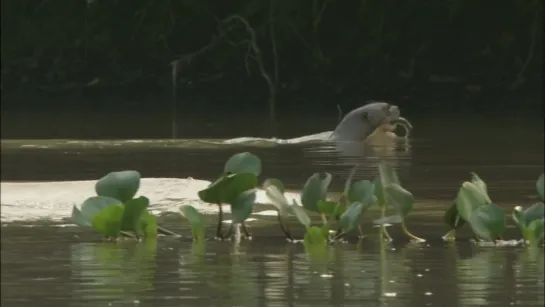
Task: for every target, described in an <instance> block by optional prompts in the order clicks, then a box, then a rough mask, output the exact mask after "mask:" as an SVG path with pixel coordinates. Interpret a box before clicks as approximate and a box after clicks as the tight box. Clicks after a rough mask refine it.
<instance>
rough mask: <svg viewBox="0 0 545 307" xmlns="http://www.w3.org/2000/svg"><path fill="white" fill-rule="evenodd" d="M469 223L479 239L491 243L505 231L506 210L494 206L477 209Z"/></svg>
mask: <svg viewBox="0 0 545 307" xmlns="http://www.w3.org/2000/svg"><path fill="white" fill-rule="evenodd" d="M468 222H469V224H470V225H471V229H473V232H474V233H475V234H476V235H477V236H478V237H480V238H482V239H486V240H489V241H493V240H494V239H495V237H496V236H497V235H500V234H502V233H503V232H504V231H505V213H504V210H503V209H502V208H500V207H498V206H496V205H494V204H490V205H486V206H480V207H478V208H477V209H475V212H473V214H472V215H471V217H470V220H469V221H468Z"/></svg>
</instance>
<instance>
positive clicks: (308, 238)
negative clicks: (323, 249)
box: [304, 226, 327, 247]
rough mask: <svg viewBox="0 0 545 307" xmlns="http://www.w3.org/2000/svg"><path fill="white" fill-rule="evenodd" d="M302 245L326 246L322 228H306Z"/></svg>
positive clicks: (325, 236)
mask: <svg viewBox="0 0 545 307" xmlns="http://www.w3.org/2000/svg"><path fill="white" fill-rule="evenodd" d="M304 245H305V246H307V247H311V246H326V245H327V235H326V234H324V230H323V229H322V228H321V227H318V226H312V227H310V228H308V229H307V232H306V233H305V237H304Z"/></svg>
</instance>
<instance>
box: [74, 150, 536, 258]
mask: <svg viewBox="0 0 545 307" xmlns="http://www.w3.org/2000/svg"><path fill="white" fill-rule="evenodd" d="M357 169H358V167H357V166H356V167H354V168H353V169H352V170H351V172H350V174H349V176H348V178H347V180H346V182H345V184H344V189H343V191H342V193H341V194H340V196H339V197H338V199H333V198H332V197H331V196H330V194H329V193H328V192H329V191H328V189H329V187H330V184H331V180H332V176H331V174H329V173H322V174H321V173H314V174H312V175H311V176H310V177H309V178H308V179H307V181H306V182H305V184H304V185H303V187H302V190H301V193H300V197H299V199H291V200H288V197H287V196H286V195H285V193H286V191H285V186H284V184H283V183H282V181H280V180H279V179H275V178H269V179H266V180H265V181H264V182H263V183H262V184H261V189H262V190H263V191H264V192H265V195H266V197H267V199H268V200H269V202H270V204H272V205H273V206H274V207H275V209H276V211H277V213H278V214H277V218H278V222H279V226H280V228H281V230H282V231H283V233H284V235H285V236H286V238H287V239H288V241H290V242H297V241H301V240H296V239H295V238H294V237H293V235H292V233H291V231H290V229H289V227H288V225H287V223H286V221H287V219H288V218H291V217H294V218H296V219H297V220H298V221H299V223H300V224H301V225H303V226H304V229H305V233H304V236H303V240H302V241H303V244H304V246H305V249H306V250H307V251H308V252H309V253H323V252H324V251H325V250H326V247H327V245H328V244H330V243H333V242H336V241H338V240H340V239H342V238H343V237H344V236H345V235H346V234H348V233H350V232H352V231H355V230H356V229H358V230H359V235H360V238H361V237H363V233H362V230H361V223H362V218H363V215H364V213H365V212H366V211H367V210H368V209H369V208H371V207H372V206H374V205H377V206H379V209H380V218H378V219H375V220H374V221H373V224H375V225H377V226H378V227H379V228H380V232H379V234H380V237H381V238H382V239H385V240H386V241H391V240H392V238H391V237H390V236H389V234H388V232H387V229H386V226H387V225H388V224H400V226H401V228H402V230H403V232H404V233H405V234H406V235H407V236H408V237H409V238H410V239H411V240H414V241H417V242H424V239H422V238H419V237H417V236H415V235H414V234H412V233H411V232H409V230H408V229H407V227H406V225H405V219H406V217H407V216H408V214H409V213H410V211H411V210H412V208H413V206H414V202H415V200H414V197H413V195H412V194H411V193H410V192H409V191H408V190H406V189H405V188H404V187H403V186H402V185H401V182H400V180H399V178H398V176H397V173H396V171H395V169H394V168H393V167H392V166H391V165H390V164H388V163H386V162H383V163H381V164H380V165H379V166H378V171H379V175H378V177H377V178H375V179H374V180H373V181H369V180H354V176H355V174H356V171H357ZM261 172H262V166H261V161H260V159H259V158H258V157H257V156H255V155H253V154H251V153H249V152H242V153H238V154H235V155H233V156H231V157H230V158H229V159H228V160H227V162H226V163H225V166H224V169H223V172H222V173H221V174H220V175H219V176H218V178H217V179H216V180H215V181H214V182H212V183H210V184H209V185H208V186H207V187H206V188H205V189H203V190H201V191H199V192H198V196H199V198H200V199H201V200H202V201H203V202H205V203H208V204H212V205H216V206H218V224H217V229H216V238H219V239H224V238H226V237H229V236H230V235H231V233H232V230H233V229H236V230H237V231H238V230H239V229H242V231H244V234H245V235H246V236H248V237H249V236H250V234H249V233H248V230H247V229H246V226H245V225H244V222H245V221H246V220H247V219H248V217H249V216H250V215H251V214H252V211H253V207H254V204H255V203H256V199H257V197H256V195H257V194H256V192H257V189H258V186H259V183H258V182H259V176H260V174H261ZM543 185H544V175H543V174H541V176H540V177H539V179H538V180H537V184H536V188H537V193H538V195H539V198H540V200H541V202H540V203H537V204H534V205H532V206H530V207H528V208H525V209H524V208H522V207H521V206H517V207H515V209H514V211H513V213H512V219H513V221H514V222H515V224H516V225H517V226H518V227H519V229H520V230H521V233H522V236H523V238H524V242H525V243H526V244H528V245H529V246H534V247H535V246H537V245H538V244H539V243H540V242H541V241H542V240H543V238H544V230H545V225H544V222H545V219H544V208H545V205H544V204H543V201H544V186H543ZM139 187H140V173H138V172H137V171H120V172H112V173H109V174H107V175H106V176H104V177H102V178H101V179H99V180H98V182H97V183H96V185H95V191H96V194H97V195H96V196H92V197H89V198H88V199H86V200H85V201H84V202H83V203H81V204H77V205H74V207H73V211H72V221H73V222H74V223H75V224H77V225H80V226H84V227H92V228H93V229H94V230H95V231H97V232H100V233H102V234H103V235H105V236H106V237H108V238H118V237H119V236H120V235H121V236H127V237H133V238H140V237H143V238H147V237H156V236H157V234H158V233H162V234H169V235H172V234H174V233H173V232H171V231H169V230H166V229H164V228H162V227H160V226H158V225H157V222H156V218H155V216H153V215H152V214H151V213H150V212H149V211H148V207H149V205H150V201H149V199H148V198H146V197H145V196H139V197H135V195H136V194H137V192H138V189H139ZM222 205H229V206H230V207H231V216H232V223H231V227H230V228H229V231H228V233H227V234H224V233H223V232H222V223H223V209H222ZM389 208H392V209H393V211H394V212H395V213H394V214H392V215H386V212H387V211H388V209H389ZM179 211H180V215H181V216H182V217H184V218H185V219H186V220H187V221H188V223H189V225H190V226H191V233H192V237H193V239H194V241H195V243H196V244H201V243H203V242H204V241H206V232H205V231H206V229H205V225H206V223H205V219H204V217H203V215H201V214H200V213H199V212H198V210H197V209H195V207H193V206H191V205H182V206H180V208H179ZM314 216H316V217H319V218H320V219H319V221H320V222H318V223H316V222H315V221H314V222H313V217H314ZM444 221H445V223H446V224H447V225H448V226H449V227H450V229H451V230H450V231H449V233H448V234H447V235H445V236H444V237H443V238H444V239H446V240H452V239H454V238H455V231H456V229H459V228H460V227H462V226H463V225H466V224H468V225H469V226H470V227H471V229H472V230H473V233H474V234H475V237H476V238H477V239H478V240H485V241H492V242H496V240H497V239H498V238H501V235H502V234H503V232H504V231H505V228H506V219H505V212H504V210H503V209H501V208H500V207H498V206H497V205H495V204H494V203H493V201H492V200H491V198H490V196H489V195H488V190H487V185H486V183H485V182H484V181H483V180H482V179H481V178H480V177H479V176H478V175H477V174H476V173H471V180H470V181H465V182H463V184H462V185H461V187H460V189H459V191H458V193H457V196H456V199H455V200H454V202H453V203H452V205H451V206H450V207H449V208H448V209H447V211H446V212H445V215H444ZM235 227H236V228H235ZM199 246H201V245H199Z"/></svg>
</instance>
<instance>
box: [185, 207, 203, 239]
mask: <svg viewBox="0 0 545 307" xmlns="http://www.w3.org/2000/svg"><path fill="white" fill-rule="evenodd" d="M180 214H181V215H182V216H183V217H185V218H186V219H187V221H188V222H189V225H190V226H191V233H192V235H193V240H195V241H197V242H201V241H203V240H204V238H205V235H206V232H205V223H204V219H203V218H202V216H201V214H200V213H199V211H197V209H195V207H193V206H191V205H183V206H180Z"/></svg>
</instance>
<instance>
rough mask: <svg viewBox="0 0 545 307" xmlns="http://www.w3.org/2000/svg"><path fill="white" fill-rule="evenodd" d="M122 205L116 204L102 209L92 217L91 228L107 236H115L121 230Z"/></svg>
mask: <svg viewBox="0 0 545 307" xmlns="http://www.w3.org/2000/svg"><path fill="white" fill-rule="evenodd" d="M123 211H124V208H123V205H121V204H117V205H112V206H108V207H106V208H104V209H102V210H101V211H100V212H99V213H98V214H96V215H95V216H94V217H93V220H92V225H93V229H94V230H95V231H97V232H100V233H102V234H104V235H105V236H107V237H113V238H117V237H118V236H119V232H120V231H121V217H122V216H123Z"/></svg>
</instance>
